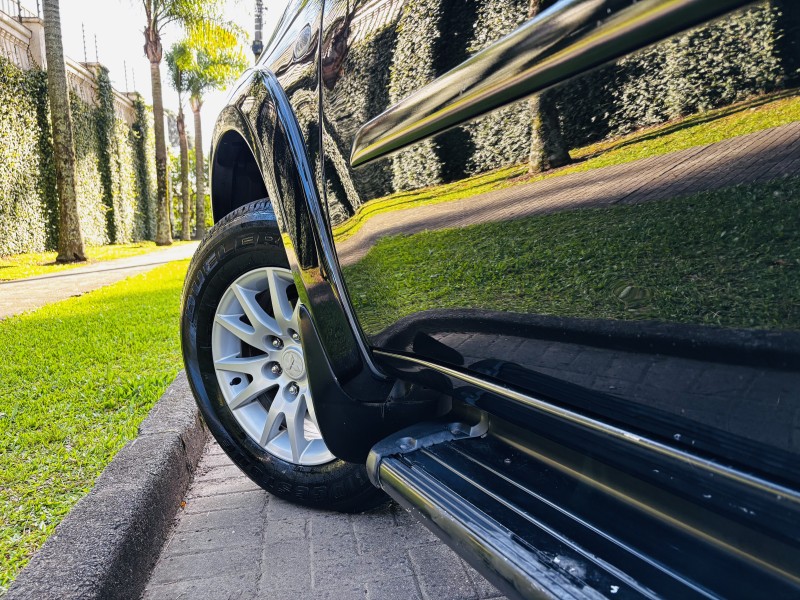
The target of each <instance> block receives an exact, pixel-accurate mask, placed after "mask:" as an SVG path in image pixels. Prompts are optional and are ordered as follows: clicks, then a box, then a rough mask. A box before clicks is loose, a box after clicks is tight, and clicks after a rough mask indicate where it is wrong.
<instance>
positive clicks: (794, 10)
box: [771, 0, 800, 87]
mask: <svg viewBox="0 0 800 600" xmlns="http://www.w3.org/2000/svg"><path fill="white" fill-rule="evenodd" d="M771 4H772V5H773V6H774V7H775V8H777V9H779V10H780V17H779V18H778V31H777V32H776V33H777V34H778V40H777V43H776V47H777V50H778V56H779V58H780V59H781V66H782V67H783V72H784V85H785V86H786V87H795V86H797V85H798V84H800V3H798V2H797V0H773V2H771Z"/></svg>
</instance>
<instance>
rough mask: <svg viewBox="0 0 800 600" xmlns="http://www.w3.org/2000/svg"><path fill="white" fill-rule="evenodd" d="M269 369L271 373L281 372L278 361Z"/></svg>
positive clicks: (278, 373) (277, 373)
mask: <svg viewBox="0 0 800 600" xmlns="http://www.w3.org/2000/svg"><path fill="white" fill-rule="evenodd" d="M270 371H272V374H273V375H280V374H281V366H280V365H279V364H278V363H275V364H274V365H272V368H271V369H270Z"/></svg>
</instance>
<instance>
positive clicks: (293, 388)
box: [289, 383, 300, 396]
mask: <svg viewBox="0 0 800 600" xmlns="http://www.w3.org/2000/svg"><path fill="white" fill-rule="evenodd" d="M289 393H290V394H291V395H292V396H297V394H299V393H300V388H299V387H298V386H297V384H296V383H291V384H289Z"/></svg>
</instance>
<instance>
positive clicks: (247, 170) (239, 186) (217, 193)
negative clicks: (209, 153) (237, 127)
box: [211, 131, 267, 222]
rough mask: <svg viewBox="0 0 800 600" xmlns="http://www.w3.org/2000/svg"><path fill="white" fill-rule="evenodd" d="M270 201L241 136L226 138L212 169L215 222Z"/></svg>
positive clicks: (225, 136) (230, 135) (227, 134)
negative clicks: (234, 212)
mask: <svg viewBox="0 0 800 600" xmlns="http://www.w3.org/2000/svg"><path fill="white" fill-rule="evenodd" d="M266 197H267V188H266V187H265V186H264V179H263V177H262V176H261V170H260V169H259V168H258V163H256V159H255V157H254V156H253V153H252V152H251V151H250V148H249V147H248V145H247V142H245V141H244V138H242V136H241V135H239V133H237V132H235V131H228V132H226V133H225V134H223V136H222V138H221V139H220V141H219V144H218V145H217V149H216V151H215V152H214V159H213V163H212V165H211V206H212V209H213V212H214V222H217V221H219V220H220V219H221V218H222V217H224V216H225V215H227V214H228V213H229V212H231V211H234V210H236V209H237V208H239V207H240V206H244V205H245V204H248V203H250V202H254V201H255V200H261V199H262V198H266Z"/></svg>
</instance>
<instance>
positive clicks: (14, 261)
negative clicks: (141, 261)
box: [0, 241, 191, 281]
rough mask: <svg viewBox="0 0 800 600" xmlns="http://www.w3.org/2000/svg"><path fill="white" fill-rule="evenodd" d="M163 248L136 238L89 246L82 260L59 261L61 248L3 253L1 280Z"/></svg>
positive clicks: (31, 275)
mask: <svg viewBox="0 0 800 600" xmlns="http://www.w3.org/2000/svg"><path fill="white" fill-rule="evenodd" d="M188 243H191V242H179V241H176V242H173V244H174V245H178V244H188ZM160 249H163V248H162V247H160V246H156V244H155V242H132V243H130V244H112V245H109V246H88V247H87V248H86V258H87V259H88V260H87V262H80V263H66V264H60V263H56V256H57V255H58V253H57V252H29V253H26V254H14V255H12V256H2V257H0V281H13V280H16V279H24V278H25V277H38V276H40V275H49V274H50V273H58V272H60V271H66V270H67V269H74V268H75V267H82V266H84V265H87V264H92V263H97V262H102V261H106V260H114V259H116V258H128V257H131V256H138V255H140V254H147V253H149V252H153V251H154V250H160Z"/></svg>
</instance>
